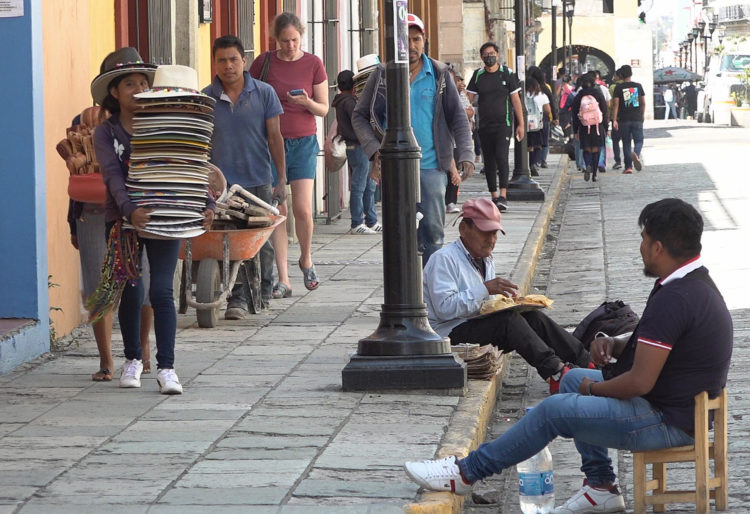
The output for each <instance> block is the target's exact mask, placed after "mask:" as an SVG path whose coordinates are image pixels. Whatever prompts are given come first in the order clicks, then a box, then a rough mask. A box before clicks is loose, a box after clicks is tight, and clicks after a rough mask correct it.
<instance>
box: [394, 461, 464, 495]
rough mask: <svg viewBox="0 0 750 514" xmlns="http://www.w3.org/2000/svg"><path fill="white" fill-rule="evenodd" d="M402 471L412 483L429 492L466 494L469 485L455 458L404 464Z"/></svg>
mask: <svg viewBox="0 0 750 514" xmlns="http://www.w3.org/2000/svg"><path fill="white" fill-rule="evenodd" d="M404 470H405V471H406V474H407V475H409V478H411V479H412V480H413V481H414V482H416V483H418V484H419V485H421V486H422V487H424V488H425V489H429V490H430V491H448V492H451V493H456V494H468V493H469V491H471V484H467V483H466V482H464V479H463V478H462V477H461V472H460V471H459V469H458V461H457V459H456V457H455V456H451V457H446V458H444V459H440V460H423V461H421V462H406V463H404Z"/></svg>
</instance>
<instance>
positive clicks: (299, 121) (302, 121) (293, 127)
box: [250, 51, 328, 139]
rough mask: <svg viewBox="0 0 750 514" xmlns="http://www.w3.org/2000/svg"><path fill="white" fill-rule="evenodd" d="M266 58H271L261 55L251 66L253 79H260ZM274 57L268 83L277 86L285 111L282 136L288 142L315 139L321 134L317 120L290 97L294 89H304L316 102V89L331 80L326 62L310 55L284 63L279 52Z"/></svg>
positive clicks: (272, 57)
mask: <svg viewBox="0 0 750 514" xmlns="http://www.w3.org/2000/svg"><path fill="white" fill-rule="evenodd" d="M266 55H268V54H265V53H263V54H261V55H259V56H258V57H257V58H256V59H255V61H253V64H252V66H250V75H251V76H252V77H253V78H256V79H260V72H261V70H262V69H263V63H264V62H265V60H266ZM270 57H271V64H270V65H269V68H268V78H267V80H266V82H268V83H269V84H271V86H273V88H274V90H275V91H276V94H277V95H278V96H279V100H281V107H282V108H283V109H284V114H282V115H281V120H280V121H281V135H282V136H284V139H295V138H298V137H307V136H312V135H313V134H315V133H316V131H317V126H316V124H315V116H314V115H313V114H312V113H311V112H310V111H308V110H307V109H305V108H304V107H302V106H301V105H296V104H293V103H291V102H289V100H288V98H287V96H286V94H287V93H288V92H289V91H291V90H292V89H304V90H305V91H307V96H309V97H310V98H312V97H313V86H314V85H315V84H320V83H321V82H324V81H326V80H328V75H327V74H326V70H325V67H324V66H323V62H322V61H321V60H320V59H319V58H318V57H317V56H315V55H313V54H310V53H307V52H304V55H303V56H302V58H301V59H297V60H296V61H282V60H281V59H279V58H278V57H277V56H276V52H275V51H274V52H271V54H270Z"/></svg>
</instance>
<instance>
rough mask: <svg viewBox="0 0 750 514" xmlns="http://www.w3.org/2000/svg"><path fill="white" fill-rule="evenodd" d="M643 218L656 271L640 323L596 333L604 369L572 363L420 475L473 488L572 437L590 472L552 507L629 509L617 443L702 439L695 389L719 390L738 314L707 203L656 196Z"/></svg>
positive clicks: (631, 445)
mask: <svg viewBox="0 0 750 514" xmlns="http://www.w3.org/2000/svg"><path fill="white" fill-rule="evenodd" d="M638 224H639V225H640V226H641V228H642V231H641V245H640V252H641V258H642V260H643V265H644V273H645V274H646V275H647V276H650V277H655V278H656V279H657V280H656V282H655V284H654V288H653V290H652V291H651V294H650V296H649V299H648V302H647V303H646V308H645V310H644V312H643V316H642V317H641V321H640V323H639V324H638V326H637V327H636V329H635V332H633V334H632V335H630V336H629V337H623V338H611V337H599V338H597V339H595V340H594V342H593V343H592V346H591V356H592V359H594V362H595V363H596V364H597V365H598V366H600V367H602V369H600V370H598V369H572V370H570V371H569V372H568V373H566V374H565V376H564V377H563V379H562V383H561V385H560V394H557V395H554V396H550V397H548V398H545V399H544V401H542V402H541V403H540V404H539V405H537V406H536V407H534V408H533V409H532V410H531V411H530V412H529V413H527V414H526V415H525V416H523V417H522V418H521V419H520V420H519V421H518V422H517V423H516V424H515V425H513V426H512V427H511V428H510V429H508V430H507V431H506V432H505V433H504V434H503V435H502V436H500V437H498V438H497V439H495V440H494V441H491V442H488V443H484V444H482V445H481V446H479V448H477V449H476V450H475V451H472V452H470V453H469V455H467V456H466V458H463V459H459V458H458V457H447V458H444V459H440V460H427V461H422V462H407V463H406V464H405V469H406V473H407V474H408V476H409V477H410V478H411V479H412V480H413V481H414V482H416V483H418V484H419V485H421V486H422V487H424V488H426V489H430V490H434V491H450V492H454V493H457V494H468V493H469V492H470V491H471V487H472V484H473V483H475V482H477V481H478V480H481V479H483V478H485V477H488V476H491V475H493V474H498V473H500V472H501V471H502V470H503V469H506V468H509V467H511V466H514V465H516V464H517V463H519V462H522V461H524V460H526V459H528V458H530V457H531V456H533V455H535V454H536V453H537V452H539V451H540V450H541V449H542V448H544V447H545V446H547V444H548V443H549V442H551V441H552V440H554V439H555V438H557V437H565V438H572V439H573V440H574V441H575V444H576V448H577V450H578V452H579V453H580V455H581V463H582V465H581V470H582V471H583V472H584V473H585V475H586V480H585V482H584V485H583V487H582V488H581V490H580V491H579V492H578V493H576V494H575V495H573V496H572V497H571V498H570V499H569V500H568V501H566V502H565V503H564V504H563V505H562V506H560V507H558V508H557V509H556V510H555V511H553V512H561V513H566V514H571V513H584V512H622V511H624V510H625V501H624V498H623V496H622V494H621V493H620V490H619V487H618V486H617V484H616V475H615V473H614V470H613V468H612V461H611V459H610V458H609V456H608V449H609V448H613V449H620V450H629V451H644V450H657V449H661V448H670V447H675V446H683V445H692V444H694V443H695V441H694V440H693V435H692V432H693V428H694V427H693V419H694V404H695V402H694V397H695V395H696V394H698V393H700V392H702V391H708V394H709V397H711V398H715V397H717V396H718V395H719V394H720V391H721V389H722V388H723V387H725V385H726V383H727V375H728V371H729V365H730V359H731V356H732V344H733V343H732V337H733V334H732V332H733V329H732V318H731V316H730V314H729V311H728V309H727V306H726V304H725V303H724V300H723V298H722V296H721V293H720V292H719V290H718V289H717V287H716V285H715V284H714V282H713V281H712V279H711V277H710V276H709V274H708V270H707V269H706V268H705V267H704V266H703V265H702V263H701V258H700V251H701V234H702V232H703V220H702V218H701V215H700V214H699V213H698V211H697V210H696V209H695V208H694V207H693V206H691V205H689V204H687V203H685V202H684V201H682V200H679V199H676V198H668V199H664V200H660V201H658V202H654V203H652V204H649V205H647V206H646V207H645V208H644V209H643V210H642V211H641V214H640V216H639V218H638ZM615 357H616V358H617V362H613V361H614V358H615Z"/></svg>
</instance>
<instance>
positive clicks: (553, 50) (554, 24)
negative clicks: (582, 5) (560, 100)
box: [547, 0, 564, 80]
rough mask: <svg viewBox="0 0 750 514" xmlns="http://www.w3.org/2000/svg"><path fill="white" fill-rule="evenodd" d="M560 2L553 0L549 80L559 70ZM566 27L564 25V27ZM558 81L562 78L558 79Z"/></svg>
mask: <svg viewBox="0 0 750 514" xmlns="http://www.w3.org/2000/svg"><path fill="white" fill-rule="evenodd" d="M558 2H559V0H552V12H551V13H550V14H551V15H552V34H551V35H552V48H551V49H550V56H551V57H552V58H551V59H550V63H551V64H550V73H549V74H548V75H547V76H548V77H549V80H552V77H554V76H555V71H556V70H557V4H558ZM563 26H564V25H563ZM557 78H558V79H559V78H561V77H557Z"/></svg>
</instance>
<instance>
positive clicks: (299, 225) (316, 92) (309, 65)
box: [250, 12, 328, 298]
mask: <svg viewBox="0 0 750 514" xmlns="http://www.w3.org/2000/svg"><path fill="white" fill-rule="evenodd" d="M270 32H271V35H272V36H273V38H274V39H275V40H276V45H277V46H278V49H277V50H274V51H269V52H266V53H265V54H263V55H260V56H258V58H256V59H255V60H254V61H253V64H252V65H251V66H250V75H251V76H252V77H253V78H254V79H258V80H261V81H263V82H268V83H269V84H271V86H273V88H274V90H275V91H276V94H277V95H278V97H279V100H281V107H282V108H283V109H284V114H282V115H281V135H282V136H284V150H285V152H286V167H287V170H286V178H287V180H288V181H289V185H290V186H291V188H292V214H293V215H294V229H295V232H296V233H297V239H298V240H299V248H300V258H299V261H298V265H299V268H300V271H302V279H303V281H304V284H305V288H307V289H308V290H309V291H312V290H314V289H317V288H318V286H319V285H320V280H319V279H318V274H317V273H316V271H315V264H313V261H312V236H313V215H312V199H313V185H314V184H315V173H316V170H317V162H318V152H319V151H320V147H319V146H318V136H317V123H316V121H315V117H316V116H318V117H322V116H325V115H326V113H328V75H327V74H326V70H325V66H323V61H321V60H320V58H319V57H317V56H316V55H313V54H311V53H308V52H304V51H303V50H302V47H301V44H302V36H303V34H304V33H305V26H304V25H303V24H302V22H301V21H300V19H299V18H298V17H297V16H296V15H295V14H292V13H288V12H282V13H281V14H279V15H278V16H276V18H274V20H273V22H272V23H271V31H270ZM274 170H275V168H274ZM274 174H275V175H276V176H275V177H274V187H275V186H276V185H278V183H279V179H280V177H279V175H278V173H277V172H276V171H274ZM279 212H280V213H281V214H283V215H284V216H286V215H287V214H288V209H287V205H286V202H280V203H279ZM271 237H272V241H273V247H274V250H275V251H276V269H277V270H278V272H279V284H285V285H286V286H287V289H291V285H290V282H289V270H288V269H287V255H288V253H289V242H288V240H287V234H286V223H282V224H281V225H279V226H278V227H276V229H275V230H274V231H273V235H272V236H271ZM276 290H277V292H276V293H274V296H275V297H277V298H278V297H282V296H283V295H284V294H285V293H283V292H280V291H281V286H278V287H276Z"/></svg>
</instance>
